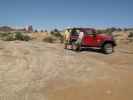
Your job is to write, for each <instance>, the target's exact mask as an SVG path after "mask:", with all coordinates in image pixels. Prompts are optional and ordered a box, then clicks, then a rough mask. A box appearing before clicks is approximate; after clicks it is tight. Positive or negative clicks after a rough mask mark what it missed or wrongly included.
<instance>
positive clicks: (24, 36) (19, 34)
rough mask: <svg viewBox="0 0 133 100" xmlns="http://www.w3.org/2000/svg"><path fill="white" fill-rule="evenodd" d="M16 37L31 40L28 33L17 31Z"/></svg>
mask: <svg viewBox="0 0 133 100" xmlns="http://www.w3.org/2000/svg"><path fill="white" fill-rule="evenodd" d="M15 39H16V40H21V41H29V40H31V38H30V37H29V36H28V35H24V34H22V33H20V32H16V33H15Z"/></svg>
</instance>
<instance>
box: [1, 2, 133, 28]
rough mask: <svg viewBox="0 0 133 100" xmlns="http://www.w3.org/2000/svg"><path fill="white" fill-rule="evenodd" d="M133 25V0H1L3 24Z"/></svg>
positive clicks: (36, 25) (24, 25) (65, 25)
mask: <svg viewBox="0 0 133 100" xmlns="http://www.w3.org/2000/svg"><path fill="white" fill-rule="evenodd" d="M2 25H8V26H12V27H26V26H27V25H33V27H34V28H39V29H52V28H65V27H94V28H104V27H133V0H0V26H2Z"/></svg>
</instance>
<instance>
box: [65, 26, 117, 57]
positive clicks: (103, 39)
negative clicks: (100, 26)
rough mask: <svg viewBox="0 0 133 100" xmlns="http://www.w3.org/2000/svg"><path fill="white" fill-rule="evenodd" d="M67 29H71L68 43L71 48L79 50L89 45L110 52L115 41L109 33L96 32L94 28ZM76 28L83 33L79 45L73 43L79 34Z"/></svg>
mask: <svg viewBox="0 0 133 100" xmlns="http://www.w3.org/2000/svg"><path fill="white" fill-rule="evenodd" d="M69 30H71V35H70V41H69V44H68V45H71V47H72V49H73V50H81V49H82V48H88V47H89V48H95V49H100V50H102V52H104V53H106V54H111V53H112V52H113V51H114V47H115V46H116V43H115V40H114V39H113V37H112V36H110V35H107V34H102V33H97V32H96V30H95V29H91V28H72V29H69ZM77 30H78V31H80V32H83V33H84V36H83V39H82V42H81V45H80V46H78V45H76V44H75V42H76V41H77V39H78V36H79V33H78V32H77Z"/></svg>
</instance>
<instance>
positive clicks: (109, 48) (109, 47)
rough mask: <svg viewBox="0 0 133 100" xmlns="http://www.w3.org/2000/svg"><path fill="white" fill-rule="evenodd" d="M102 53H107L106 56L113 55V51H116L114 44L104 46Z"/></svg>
mask: <svg viewBox="0 0 133 100" xmlns="http://www.w3.org/2000/svg"><path fill="white" fill-rule="evenodd" d="M102 51H103V53H105V54H112V53H113V51H114V47H113V44H112V43H105V44H104V45H103V46H102Z"/></svg>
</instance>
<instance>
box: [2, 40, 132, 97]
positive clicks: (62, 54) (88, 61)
mask: <svg viewBox="0 0 133 100" xmlns="http://www.w3.org/2000/svg"><path fill="white" fill-rule="evenodd" d="M127 52H128V53H127ZM0 100H133V54H132V50H128V49H124V46H121V47H118V48H116V52H115V53H113V54H111V55H104V54H101V53H99V52H96V51H92V50H88V51H82V52H80V53H78V52H73V51H70V50H64V49H63V45H62V44H48V43H43V42H33V41H31V42H20V41H14V42H3V41H0Z"/></svg>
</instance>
